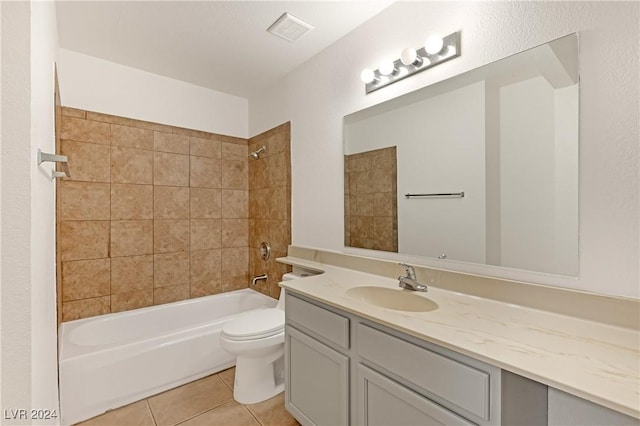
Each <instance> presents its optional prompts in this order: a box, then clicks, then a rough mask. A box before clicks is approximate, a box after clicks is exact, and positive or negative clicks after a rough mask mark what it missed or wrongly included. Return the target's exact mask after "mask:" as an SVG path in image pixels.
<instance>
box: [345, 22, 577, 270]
mask: <svg viewBox="0 0 640 426" xmlns="http://www.w3.org/2000/svg"><path fill="white" fill-rule="evenodd" d="M578 89H579V76H578V38H577V35H576V34H571V35H568V36H566V37H563V38H560V39H558V40H555V41H552V42H550V43H547V44H544V45H541V46H538V47H535V48H533V49H529V50H527V51H524V52H521V53H518V54H516V55H513V56H510V57H507V58H505V59H502V60H500V61H497V62H494V63H491V64H488V65H485V66H483V67H480V68H477V69H475V70H472V71H469V72H467V73H464V74H461V75H458V76H455V77H453V78H450V79H447V80H445V81H442V82H440V83H437V84H434V85H431V86H428V87H425V88H423V89H420V90H417V91H415V92H412V93H408V94H406V95H403V96H400V97H398V98H395V99H392V100H390V101H387V102H384V103H381V104H379V105H375V106H373V107H370V108H367V109H365V110H362V111H358V112H355V113H353V114H350V115H348V116H346V117H345V118H344V153H345V169H344V170H345V176H344V177H345V245H346V246H348V247H358V248H364V249H372V250H382V251H387V252H397V253H400V254H408V255H414V256H424V257H432V258H440V259H450V260H458V261H464V262H472V263H481V264H487V265H497V266H504V267H509V268H516V269H523V270H529V271H538V272H546V273H553V274H560V275H568V276H576V275H577V273H578V94H579V90H578Z"/></svg>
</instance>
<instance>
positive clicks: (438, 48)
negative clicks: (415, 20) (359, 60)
mask: <svg viewBox="0 0 640 426" xmlns="http://www.w3.org/2000/svg"><path fill="white" fill-rule="evenodd" d="M458 56H460V31H457V32H455V33H451V34H449V35H448V36H446V37H440V36H437V35H436V36H431V37H429V38H427V40H426V41H425V43H424V46H422V47H420V48H419V49H414V48H412V47H408V48H406V49H404V50H403V51H402V53H401V54H400V59H396V60H395V61H386V62H383V63H382V64H380V67H379V68H378V69H377V70H372V69H371V68H365V69H364V70H362V73H361V74H360V79H361V80H362V82H363V83H364V84H365V91H366V93H371V92H373V91H374V90H378V89H381V88H383V87H385V86H388V85H389V84H392V83H395V82H396V81H399V80H402V79H403V78H405V77H409V76H410V75H413V74H416V73H419V72H420V71H424V70H426V69H427V68H431V67H434V66H436V65H439V64H441V63H443V62H446V61H448V60H449V59H453V58H457V57H458Z"/></svg>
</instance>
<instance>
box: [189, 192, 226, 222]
mask: <svg viewBox="0 0 640 426" xmlns="http://www.w3.org/2000/svg"><path fill="white" fill-rule="evenodd" d="M221 194H222V191H221V190H220V189H209V188H191V194H190V202H189V205H190V209H191V218H192V219H193V218H200V219H216V218H220V217H221V215H222V207H221V196H222V195H221Z"/></svg>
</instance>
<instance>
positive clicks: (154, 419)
mask: <svg viewBox="0 0 640 426" xmlns="http://www.w3.org/2000/svg"><path fill="white" fill-rule="evenodd" d="M144 402H146V403H147V408H148V409H149V412H150V413H151V420H153V424H154V425H156V426H158V422H157V421H156V416H154V415H153V410H152V409H151V404H149V398H147V399H145V400H144Z"/></svg>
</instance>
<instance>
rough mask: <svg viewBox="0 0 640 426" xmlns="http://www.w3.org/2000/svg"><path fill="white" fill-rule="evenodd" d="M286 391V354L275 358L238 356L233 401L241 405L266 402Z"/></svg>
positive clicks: (277, 355) (280, 354)
mask: <svg viewBox="0 0 640 426" xmlns="http://www.w3.org/2000/svg"><path fill="white" fill-rule="evenodd" d="M282 391H284V353H279V354H276V356H274V357H267V358H266V359H265V358H250V357H244V356H238V358H237V359H236V377H235V380H234V384H233V399H235V400H236V401H237V402H239V403H241V404H255V403H256V402H262V401H266V400H267V399H270V398H273V397H274V396H276V395H278V394H279V393H280V392H282Z"/></svg>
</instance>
